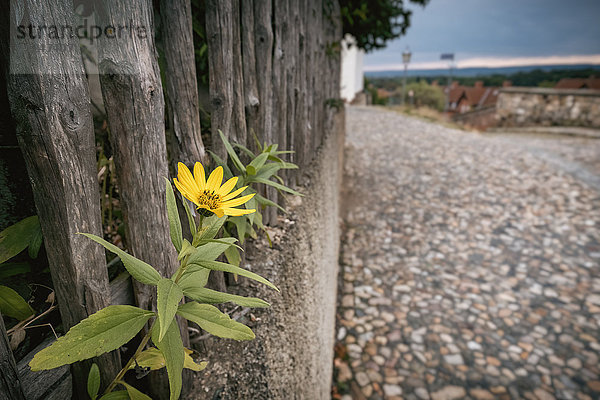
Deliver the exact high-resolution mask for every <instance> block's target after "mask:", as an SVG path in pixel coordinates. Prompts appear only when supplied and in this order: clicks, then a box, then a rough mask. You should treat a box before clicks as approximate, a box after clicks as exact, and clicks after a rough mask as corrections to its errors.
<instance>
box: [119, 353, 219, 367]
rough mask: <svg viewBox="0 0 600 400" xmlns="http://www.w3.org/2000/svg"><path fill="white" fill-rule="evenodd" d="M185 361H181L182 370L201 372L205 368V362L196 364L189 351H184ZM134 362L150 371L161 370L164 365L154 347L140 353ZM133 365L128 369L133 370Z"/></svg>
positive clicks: (162, 359)
mask: <svg viewBox="0 0 600 400" xmlns="http://www.w3.org/2000/svg"><path fill="white" fill-rule="evenodd" d="M184 350H185V359H184V361H183V368H187V369H191V370H192V371H202V370H203V369H204V368H206V366H207V364H208V363H207V362H206V361H203V362H201V363H199V364H197V363H196V362H195V361H194V359H193V358H192V357H191V354H192V353H193V351H192V350H190V349H185V348H184ZM135 362H136V363H137V365H138V366H140V367H142V368H149V369H150V370H151V371H154V370H157V369H161V368H163V367H164V366H165V365H166V361H165V358H164V357H163V354H162V353H161V351H160V350H158V349H157V348H156V347H151V348H149V349H147V350H144V351H142V352H141V353H140V354H139V355H138V356H137V357H136V358H135ZM134 368H135V365H134V364H132V365H131V366H130V367H129V369H134Z"/></svg>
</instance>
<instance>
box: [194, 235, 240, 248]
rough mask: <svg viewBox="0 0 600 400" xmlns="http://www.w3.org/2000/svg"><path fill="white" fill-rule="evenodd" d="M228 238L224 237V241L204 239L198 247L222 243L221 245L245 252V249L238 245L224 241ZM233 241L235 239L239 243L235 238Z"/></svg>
mask: <svg viewBox="0 0 600 400" xmlns="http://www.w3.org/2000/svg"><path fill="white" fill-rule="evenodd" d="M227 238H228V237H224V238H222V239H203V240H200V243H198V246H203V245H205V244H207V243H221V244H225V245H227V246H228V247H235V248H237V249H239V250H241V251H244V249H242V248H241V247H240V246H238V245H237V244H235V243H231V241H228V240H224V239H227ZM233 239H235V241H236V242H237V239H236V238H233Z"/></svg>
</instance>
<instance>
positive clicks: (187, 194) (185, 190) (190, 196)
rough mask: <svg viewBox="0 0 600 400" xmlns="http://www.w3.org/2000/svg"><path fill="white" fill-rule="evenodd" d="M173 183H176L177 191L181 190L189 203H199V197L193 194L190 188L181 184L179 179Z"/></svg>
mask: <svg viewBox="0 0 600 400" xmlns="http://www.w3.org/2000/svg"><path fill="white" fill-rule="evenodd" d="M173 183H175V187H176V188H177V190H179V191H180V192H181V194H182V195H183V197H185V198H186V199H188V200H189V201H193V202H194V203H195V202H196V201H198V196H197V195H195V194H194V193H191V192H190V191H189V190H188V188H187V187H186V186H184V185H183V184H181V183H180V182H179V181H178V180H177V179H173Z"/></svg>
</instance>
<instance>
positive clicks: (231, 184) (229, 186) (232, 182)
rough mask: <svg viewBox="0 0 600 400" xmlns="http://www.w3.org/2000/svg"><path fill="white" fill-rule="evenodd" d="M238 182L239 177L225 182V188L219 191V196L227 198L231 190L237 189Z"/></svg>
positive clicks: (222, 187)
mask: <svg viewBox="0 0 600 400" xmlns="http://www.w3.org/2000/svg"><path fill="white" fill-rule="evenodd" d="M237 181H238V177H237V176H234V177H233V178H231V179H230V180H228V181H227V182H225V183H224V184H223V186H221V189H219V192H218V193H217V194H218V195H219V196H221V197H223V196H225V195H226V194H227V193H229V192H231V189H233V188H234V187H235V184H236V183H237Z"/></svg>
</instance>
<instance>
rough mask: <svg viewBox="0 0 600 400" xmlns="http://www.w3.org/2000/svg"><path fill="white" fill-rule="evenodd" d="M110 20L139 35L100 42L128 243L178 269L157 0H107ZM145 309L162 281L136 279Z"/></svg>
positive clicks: (166, 270)
mask: <svg viewBox="0 0 600 400" xmlns="http://www.w3.org/2000/svg"><path fill="white" fill-rule="evenodd" d="M102 4H103V6H104V9H103V10H102V12H100V13H99V15H100V16H101V17H103V18H102V19H101V25H102V26H128V25H129V24H130V23H133V24H135V25H136V26H137V29H136V30H135V31H134V33H133V34H131V35H129V34H127V35H125V36H123V37H120V38H119V37H117V38H107V37H102V38H101V39H100V40H99V41H98V58H99V71H100V83H101V86H102V96H103V98H104V105H105V107H106V112H107V118H108V124H109V127H110V140H111V144H112V146H113V151H114V157H115V165H116V169H117V178H118V182H119V194H120V199H121V206H122V207H123V211H124V217H125V223H126V226H127V230H126V241H127V245H128V246H127V247H128V248H129V250H130V251H131V253H132V254H133V255H134V256H136V257H138V258H140V259H142V260H144V261H146V262H147V263H149V264H151V265H152V266H153V267H155V268H156V269H157V270H158V271H159V272H160V273H161V275H163V276H170V274H171V273H173V272H174V271H175V269H176V267H177V259H176V252H175V249H174V248H173V246H172V245H171V240H170V236H169V232H168V226H169V225H168V220H167V212H166V208H165V207H166V201H165V181H164V178H167V177H168V176H169V172H168V167H167V152H166V145H165V128H164V98H163V90H162V84H161V81H160V73H159V69H158V63H157V61H156V49H155V47H154V38H153V29H154V28H153V16H152V6H151V4H150V2H149V1H141V2H135V3H132V2H128V1H123V0H122V1H108V0H105V1H103V2H102ZM134 288H135V292H136V299H137V302H138V305H139V306H140V307H142V308H146V309H150V308H152V300H153V297H154V288H152V287H150V286H147V285H141V284H139V283H138V282H134Z"/></svg>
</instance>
